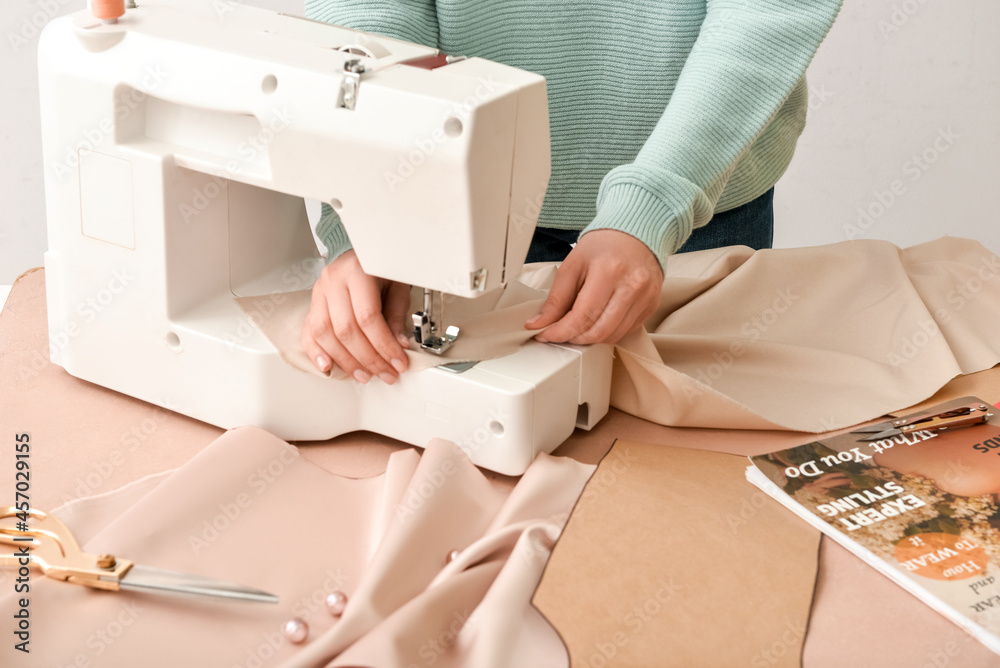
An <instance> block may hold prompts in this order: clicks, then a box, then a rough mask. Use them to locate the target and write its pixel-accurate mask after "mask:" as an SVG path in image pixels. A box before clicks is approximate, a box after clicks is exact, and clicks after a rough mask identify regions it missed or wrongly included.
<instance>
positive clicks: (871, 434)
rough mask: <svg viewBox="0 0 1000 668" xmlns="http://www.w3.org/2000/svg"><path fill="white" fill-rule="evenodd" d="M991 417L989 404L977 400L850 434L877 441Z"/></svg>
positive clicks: (961, 424)
mask: <svg viewBox="0 0 1000 668" xmlns="http://www.w3.org/2000/svg"><path fill="white" fill-rule="evenodd" d="M991 417H993V413H990V412H989V406H987V405H986V404H981V403H979V402H974V403H968V404H965V405H963V406H958V407H956V408H952V409H950V410H946V411H935V410H930V411H924V412H922V413H914V414H913V415H907V416H906V417H903V418H899V419H898V420H893V421H891V422H889V423H885V422H880V423H879V424H874V425H871V426H869V427H862V428H861V429H855V430H854V431H852V432H851V433H852V434H864V437H862V438H860V439H859V440H861V441H879V440H881V439H883V438H892V437H893V436H899V435H900V434H907V433H909V432H911V431H947V430H949V429H960V428H962V427H973V426H975V425H977V424H983V423H984V422H986V421H988V420H989V419H990V418H991Z"/></svg>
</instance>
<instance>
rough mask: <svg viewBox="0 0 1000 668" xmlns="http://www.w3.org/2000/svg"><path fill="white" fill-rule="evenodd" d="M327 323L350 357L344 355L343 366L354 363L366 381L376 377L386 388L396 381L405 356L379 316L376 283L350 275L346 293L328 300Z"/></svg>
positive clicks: (380, 301) (349, 371)
mask: <svg viewBox="0 0 1000 668" xmlns="http://www.w3.org/2000/svg"><path fill="white" fill-rule="evenodd" d="M330 323H331V325H332V327H333V335H334V337H335V338H336V339H337V341H338V342H339V343H340V344H341V345H342V346H343V347H344V349H346V351H347V352H348V353H349V354H350V357H349V358H348V357H347V356H344V362H345V363H346V364H350V363H351V361H352V360H353V361H356V362H357V363H359V364H360V367H361V368H362V369H363V370H364V372H365V373H367V374H369V378H370V377H371V376H378V377H379V378H380V379H381V380H382V381H383V382H385V383H388V384H389V385H392V384H393V383H395V382H396V378H397V377H398V376H399V372H400V371H401V370H403V369H405V368H406V354H405V353H404V352H403V348H402V346H400V344H399V341H397V340H396V337H395V336H394V335H393V333H392V332H391V331H390V330H389V326H388V324H386V321H385V317H384V316H383V315H382V294H381V286H380V285H379V283H378V281H376V280H374V279H372V278H371V277H370V276H367V275H356V276H352V277H351V278H350V279H349V281H348V284H347V290H346V291H340V292H337V293H335V295H334V297H333V299H331V300H330ZM334 362H336V363H337V365H338V366H340V367H341V368H343V369H344V370H345V371H347V372H348V373H351V374H352V375H354V376H355V377H356V378H357V379H358V381H359V382H362V383H363V382H367V380H362V378H361V377H359V376H358V374H356V373H355V369H353V368H347V367H345V366H344V365H343V364H341V363H340V360H338V358H337V357H336V356H334Z"/></svg>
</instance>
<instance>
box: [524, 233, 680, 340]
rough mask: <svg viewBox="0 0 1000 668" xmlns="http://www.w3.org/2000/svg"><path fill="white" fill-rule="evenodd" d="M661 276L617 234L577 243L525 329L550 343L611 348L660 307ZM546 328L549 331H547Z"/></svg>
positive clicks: (640, 248) (643, 249)
mask: <svg viewBox="0 0 1000 668" xmlns="http://www.w3.org/2000/svg"><path fill="white" fill-rule="evenodd" d="M662 285H663V270H662V269H660V263H659V262H658V261H657V259H656V256H655V255H653V252H652V251H651V250H649V248H648V247H647V246H646V244H644V243H642V242H641V241H639V240H638V239H636V238H635V237H633V236H631V235H629V234H626V233H624V232H619V231H618V230H594V231H593V232H588V233H587V234H585V235H583V236H582V237H580V241H579V242H577V244H576V246H575V247H574V248H573V250H572V251H570V253H569V255H568V256H567V257H566V260H565V261H564V262H563V263H562V265H561V266H560V267H559V269H558V271H556V277H555V281H554V282H553V283H552V289H551V290H550V291H549V297H548V299H546V300H545V303H544V304H542V309H541V311H540V312H539V314H538V315H536V316H535V317H534V318H532V319H531V320H528V322H527V323H525V327H526V328H528V329H541V328H542V327H548V329H546V330H545V331H544V332H542V333H541V334H539V335H538V336H536V337H535V339H537V340H538V341H543V342H552V343H563V342H569V343H578V344H587V343H617V342H618V340H619V339H621V338H622V337H623V336H625V335H626V334H628V333H629V332H630V331H632V330H633V329H634V328H635V327H637V326H640V325H641V324H642V323H643V322H644V321H645V320H646V318H648V317H649V316H650V315H652V314H653V312H654V311H655V310H656V307H657V306H658V305H659V303H660V289H661V286H662ZM550 325H551V326H550Z"/></svg>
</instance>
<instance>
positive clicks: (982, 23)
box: [0, 0, 1000, 284]
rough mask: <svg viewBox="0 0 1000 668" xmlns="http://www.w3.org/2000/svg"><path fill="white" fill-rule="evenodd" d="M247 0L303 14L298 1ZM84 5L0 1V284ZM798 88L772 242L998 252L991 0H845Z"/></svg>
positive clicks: (32, 245)
mask: <svg viewBox="0 0 1000 668" xmlns="http://www.w3.org/2000/svg"><path fill="white" fill-rule="evenodd" d="M141 1H142V0H139V2H141ZM205 1H206V2H208V1H211V0H205ZM247 1H248V3H249V4H253V5H258V6H262V7H266V8H268V9H272V10H276V11H284V12H288V13H294V14H302V13H303V11H302V7H303V1H302V0H247ZM84 6H86V0H2V2H0V35H2V36H3V39H2V42H0V96H2V98H0V99H2V104H0V284H3V283H11V282H13V280H14V279H15V278H16V277H17V276H18V275H19V274H20V273H21V272H22V271H24V270H26V269H28V268H30V267H34V266H39V265H41V264H42V253H43V252H44V250H45V213H44V196H43V185H42V167H41V161H40V155H39V154H40V151H41V148H40V147H41V141H40V138H39V123H38V91H37V83H36V74H35V68H36V57H35V49H36V47H37V41H38V40H37V32H38V28H37V26H40V25H44V23H46V22H47V21H48V20H50V18H51V17H52V16H55V15H60V14H64V13H69V12H71V11H76V10H78V9H81V8H83V7H84ZM810 87H811V89H812V99H811V109H810V119H809V125H808V127H807V128H806V131H805V134H804V135H803V137H802V138H801V139H800V141H799V148H798V151H797V153H796V157H795V159H794V161H793V162H792V165H791V167H790V168H789V171H788V173H787V174H786V175H785V177H784V178H783V179H782V181H781V182H780V183H779V185H778V189H777V195H776V205H775V206H776V214H775V215H776V232H775V243H776V245H778V246H801V245H811V244H820V243H831V242H837V241H843V240H845V239H849V238H877V239H887V240H890V241H892V242H894V243H897V244H899V245H910V244H913V243H919V242H922V241H927V240H930V239H934V238H936V237H939V236H941V235H943V234H951V235H957V236H964V237H970V238H974V239H978V240H980V241H982V242H983V243H984V244H986V245H987V246H988V247H990V248H992V249H994V250H996V251H1000V214H998V213H997V211H998V205H997V204H996V203H994V201H993V198H994V196H995V195H996V193H997V191H998V190H1000V188H998V185H1000V166H998V161H997V156H998V155H1000V3H998V2H996V0H888V1H885V0H883V1H880V2H863V1H862V0H845V6H844V9H843V11H842V12H841V15H840V17H839V19H838V20H837V23H836V24H835V25H834V28H833V30H832V31H831V33H830V36H829V37H828V39H827V41H826V42H825V43H824V44H823V46H822V47H821V48H820V51H819V54H818V55H817V57H816V60H815V61H814V63H813V65H812V67H811V68H810ZM861 212H865V214H862V213H861Z"/></svg>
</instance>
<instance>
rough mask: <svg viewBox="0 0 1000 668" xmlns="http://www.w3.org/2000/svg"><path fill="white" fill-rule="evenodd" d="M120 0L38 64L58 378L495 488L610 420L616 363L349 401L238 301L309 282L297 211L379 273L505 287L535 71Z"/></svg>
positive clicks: (48, 32) (539, 116) (538, 93)
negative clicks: (479, 473)
mask: <svg viewBox="0 0 1000 668" xmlns="http://www.w3.org/2000/svg"><path fill="white" fill-rule="evenodd" d="M113 4H114V0H94V11H95V13H98V14H100V15H102V16H103V20H100V19H98V18H95V16H94V15H93V14H92V13H90V12H89V11H84V12H79V13H76V14H72V15H70V16H67V17H64V18H61V19H57V20H55V21H52V22H51V23H50V24H49V25H48V27H47V28H46V29H45V31H44V34H43V35H42V38H41V42H40V45H39V70H40V90H41V112H42V137H43V150H44V165H45V179H46V204H47V208H48V211H47V214H48V237H49V250H48V252H47V253H46V255H45V268H46V283H47V298H48V313H49V334H50V343H51V357H52V360H53V361H54V362H55V363H57V364H60V365H61V366H63V367H64V368H65V369H66V370H67V371H68V372H69V373H71V374H73V375H74V376H77V377H79V378H83V379H85V380H88V381H91V382H94V383H98V384H100V385H103V386H106V387H109V388H112V389H114V390H117V391H119V392H124V393H125V394H129V395H132V396H135V397H138V398H141V399H144V400H146V401H150V402H153V403H157V404H160V405H163V406H165V407H167V408H169V409H171V410H175V411H177V412H179V413H183V414H185V415H189V416H191V417H194V418H197V419H199V420H203V421H206V422H209V423H212V424H215V425H218V426H221V427H226V428H229V427H235V426H240V425H244V424H254V425H258V426H261V427H263V428H265V429H268V430H270V431H271V432H273V433H275V434H277V435H278V436H280V437H282V438H285V439H288V440H299V441H301V440H317V439H327V438H330V437H333V436H336V435H339V434H342V433H345V432H349V431H354V430H359V429H364V430H370V431H374V432H378V433H381V434H385V435H388V436H391V437H394V438H397V439H400V440H403V441H407V442H409V443H413V444H415V445H420V446H422V445H425V444H426V443H427V441H428V440H429V439H431V438H435V437H439V438H445V439H448V440H451V441H454V442H456V443H458V444H459V445H461V446H462V447H463V448H465V449H466V451H467V452H468V453H469V455H470V456H471V458H472V459H473V461H474V462H476V463H477V464H479V465H480V466H483V467H486V468H489V469H493V470H496V471H499V472H502V473H507V474H519V473H522V472H523V471H524V470H525V469H526V468H527V466H528V464H529V463H530V462H531V460H532V459H533V458H534V456H535V455H536V454H537V453H539V452H549V451H551V450H552V449H554V448H555V447H556V446H557V445H559V444H560V443H561V442H562V441H563V440H565V439H566V438H567V437H568V436H569V435H570V433H571V432H572V431H573V429H574V427H575V426H580V427H583V428H586V429H589V428H590V427H591V426H593V425H594V424H595V423H596V422H597V421H598V420H600V419H601V418H602V417H603V416H604V414H605V413H606V412H607V408H608V395H609V388H610V375H611V352H610V350H609V349H608V347H607V346H592V347H586V348H583V347H576V346H552V345H548V344H541V343H537V342H534V341H532V342H530V343H529V344H528V345H526V346H524V347H523V348H522V349H521V350H520V352H518V353H516V354H514V355H510V356H508V357H505V358H502V359H497V360H492V361H485V362H480V363H478V364H475V365H474V366H472V367H471V368H467V369H465V370H464V371H459V370H449V369H446V368H436V369H428V370H425V371H420V372H410V373H405V374H403V375H402V377H401V378H400V380H399V382H397V383H396V384H395V385H393V386H388V385H385V384H383V383H381V382H380V381H377V380H376V381H373V382H371V383H369V384H367V385H364V386H361V385H358V384H357V383H355V382H353V381H334V380H330V379H326V378H322V377H318V376H313V375H309V374H307V373H303V372H302V371H299V370H297V369H295V368H293V367H291V366H290V365H288V364H287V363H285V362H284V361H283V360H282V359H281V358H280V357H279V355H278V352H277V351H276V350H275V348H274V347H273V346H272V345H271V343H270V342H269V341H268V340H267V339H266V338H265V337H264V336H263V335H262V334H261V333H260V332H259V331H258V330H257V329H256V328H255V327H253V326H252V325H249V324H248V322H247V318H246V316H245V315H244V314H243V313H242V311H241V310H240V309H239V308H238V307H237V305H236V303H235V299H236V297H246V296H258V295H266V294H278V293H285V292H288V291H293V290H301V289H305V288H308V287H309V286H311V284H312V282H313V281H314V280H315V277H316V276H318V273H319V271H320V270H321V268H322V265H323V259H322V258H321V257H320V256H319V254H318V252H317V250H316V245H315V242H314V240H313V238H312V235H311V231H310V228H309V222H308V220H307V217H306V208H305V205H304V201H303V198H312V199H315V200H319V201H321V202H326V203H328V204H330V205H331V206H333V207H334V208H335V209H336V210H338V211H339V213H340V215H341V217H342V219H343V221H344V225H345V228H346V229H347V231H348V233H349V235H350V238H351V241H352V243H353V245H354V248H355V249H356V251H357V254H358V257H359V258H360V260H361V263H362V266H363V267H364V269H365V271H366V272H368V273H369V274H373V275H377V276H382V277H385V278H388V279H392V280H396V281H401V282H405V283H409V284H412V285H417V286H422V287H424V288H427V289H430V290H435V291H442V292H444V293H447V294H451V295H456V296H459V297H473V298H478V297H482V296H484V295H487V294H488V293H491V292H493V291H494V290H496V289H498V288H500V287H501V286H502V285H503V284H504V283H505V282H506V281H508V280H509V279H511V278H512V277H514V276H516V275H517V274H518V272H519V271H520V269H521V265H522V263H523V260H524V257H525V255H526V253H527V248H528V244H529V242H530V240H531V236H532V232H533V230H534V226H535V222H536V220H537V216H538V210H539V207H540V204H541V202H542V199H543V196H544V193H545V188H546V186H547V182H548V177H549V136H548V113H547V106H546V95H545V81H544V79H543V78H542V77H540V76H538V75H535V74H531V73H529V72H525V71H522V70H518V69H515V68H511V67H507V66H503V65H499V64H496V63H492V62H489V61H486V60H482V59H479V58H469V59H460V58H451V57H447V58H446V57H445V56H443V55H440V54H439V53H438V52H437V51H436V50H434V49H430V48H427V47H424V46H419V45H415V44H409V43H405V42H400V41H397V40H391V39H384V38H380V37H375V36H372V35H367V34H361V33H357V32H354V31H351V30H347V29H344V28H339V27H335V26H331V25H326V24H321V23H316V22H313V21H308V20H305V19H300V18H297V17H292V16H284V15H279V14H274V13H272V12H268V11H264V10H260V9H255V8H251V7H246V6H243V5H242V4H240V3H238V2H237V1H236V0H214V1H212V2H208V1H201V2H192V1H191V0H183V1H178V0H139V6H138V8H129V9H127V10H125V13H124V15H123V16H121V17H120V18H117V19H116V18H115V16H114V15H115V14H117V13H118V12H114V11H112V12H111V15H109V14H108V11H109V10H108V9H107V7H108V6H109V5H113ZM426 316H430V317H431V318H432V319H433V317H434V316H433V314H425V317H426ZM445 316H447V314H445ZM447 324H448V323H446V322H442V323H437V325H438V329H437V331H436V332H435V333H434V334H435V336H437V337H438V338H441V337H442V336H443V334H442V332H443V330H444V328H445V327H446V326H447ZM459 336H461V333H459Z"/></svg>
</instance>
